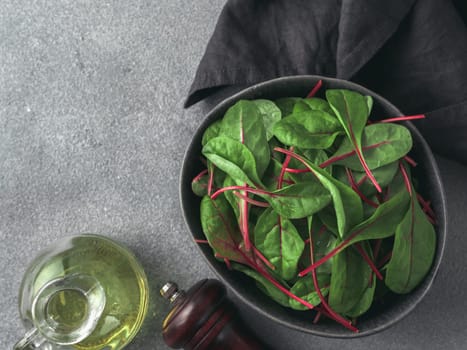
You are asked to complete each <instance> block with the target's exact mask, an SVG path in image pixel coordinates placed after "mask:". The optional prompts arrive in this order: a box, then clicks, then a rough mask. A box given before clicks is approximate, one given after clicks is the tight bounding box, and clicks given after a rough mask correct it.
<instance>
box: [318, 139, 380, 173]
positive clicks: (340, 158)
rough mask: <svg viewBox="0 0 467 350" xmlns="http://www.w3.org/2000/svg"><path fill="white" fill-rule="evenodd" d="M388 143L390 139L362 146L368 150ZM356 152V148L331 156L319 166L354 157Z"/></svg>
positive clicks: (364, 149)
mask: <svg viewBox="0 0 467 350" xmlns="http://www.w3.org/2000/svg"><path fill="white" fill-rule="evenodd" d="M388 143H389V141H382V142H378V143H375V144H374V145H370V146H365V147H362V150H363V151H366V150H369V149H373V148H377V147H379V146H381V145H385V144H388ZM356 153H357V151H356V150H353V151H350V152H347V153H344V154H341V155H339V156H335V157H331V158H329V159H328V160H327V161H325V162H323V163H321V164H320V165H319V167H320V168H326V167H327V166H329V165H331V164H332V163H335V162H338V161H339V160H342V159H345V158H348V157H352V156H353V155H355V154H356Z"/></svg>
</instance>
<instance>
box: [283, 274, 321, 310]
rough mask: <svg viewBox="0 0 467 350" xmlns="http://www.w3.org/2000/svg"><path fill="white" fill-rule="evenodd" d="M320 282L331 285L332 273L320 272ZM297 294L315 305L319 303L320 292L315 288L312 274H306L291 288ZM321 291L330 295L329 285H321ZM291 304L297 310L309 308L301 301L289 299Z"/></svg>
mask: <svg viewBox="0 0 467 350" xmlns="http://www.w3.org/2000/svg"><path fill="white" fill-rule="evenodd" d="M317 278H318V283H319V285H320V286H329V281H330V275H329V274H318V276H317ZM290 291H291V292H292V293H294V294H295V295H296V296H298V297H300V298H302V299H304V300H306V301H308V302H310V303H311V304H313V305H319V304H320V303H321V300H320V298H319V295H318V293H317V292H316V290H315V285H314V283H313V278H312V277H311V276H305V277H303V278H300V279H299V280H298V281H297V282H295V284H294V285H293V287H292V288H291V289H290ZM321 293H322V294H323V296H326V295H328V293H329V287H321ZM289 305H290V307H291V308H292V309H295V310H307V308H306V307H305V306H304V305H302V304H300V303H299V302H297V301H295V300H293V299H289Z"/></svg>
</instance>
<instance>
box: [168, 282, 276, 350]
mask: <svg viewBox="0 0 467 350" xmlns="http://www.w3.org/2000/svg"><path fill="white" fill-rule="evenodd" d="M160 293H161V295H162V296H163V297H164V298H165V299H168V300H170V302H171V304H172V305H173V307H172V310H171V311H170V312H169V314H168V315H167V317H166V318H165V320H164V322H163V325H162V335H163V337H164V341H165V343H166V344H167V345H168V346H170V347H171V348H173V349H181V348H183V349H185V350H217V349H218V350H266V349H268V348H267V346H265V345H263V344H262V343H261V342H260V341H259V340H258V339H257V338H255V337H254V336H253V335H252V334H251V333H250V332H249V331H248V330H247V329H246V328H245V326H244V325H243V323H241V322H240V320H239V318H238V316H237V311H236V310H235V307H234V306H233V304H232V303H231V302H230V301H229V300H228V298H227V295H226V290H225V287H224V285H223V284H222V283H221V282H219V281H217V280H214V279H204V280H201V281H199V282H198V283H196V284H195V285H194V286H193V287H191V288H190V289H189V290H188V292H186V293H185V292H184V291H179V290H178V287H177V285H176V284H175V283H172V282H168V283H166V284H165V285H164V286H163V287H162V289H161V290H160Z"/></svg>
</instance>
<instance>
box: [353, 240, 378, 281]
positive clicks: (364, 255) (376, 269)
mask: <svg viewBox="0 0 467 350" xmlns="http://www.w3.org/2000/svg"><path fill="white" fill-rule="evenodd" d="M355 248H357V251H358V252H359V253H360V255H361V256H362V257H363V259H364V260H365V261H366V263H367V264H368V266H369V267H370V268H371V269H372V270H373V272H374V273H375V275H376V277H378V279H380V280H381V281H382V280H383V275H381V272H379V270H378V268H377V267H376V266H375V264H374V263H373V261H372V260H371V258H370V257H369V256H368V254H367V253H366V252H365V249H363V248H362V246H361V245H360V243H357V244H355Z"/></svg>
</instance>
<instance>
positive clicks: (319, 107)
mask: <svg viewBox="0 0 467 350" xmlns="http://www.w3.org/2000/svg"><path fill="white" fill-rule="evenodd" d="M303 103H305V104H306V105H308V107H309V108H310V109H312V110H316V111H323V112H326V113H328V114H330V115H332V116H334V112H333V110H332V109H331V107H330V106H329V103H327V101H326V100H323V99H322V98H318V97H313V98H304V99H303Z"/></svg>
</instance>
